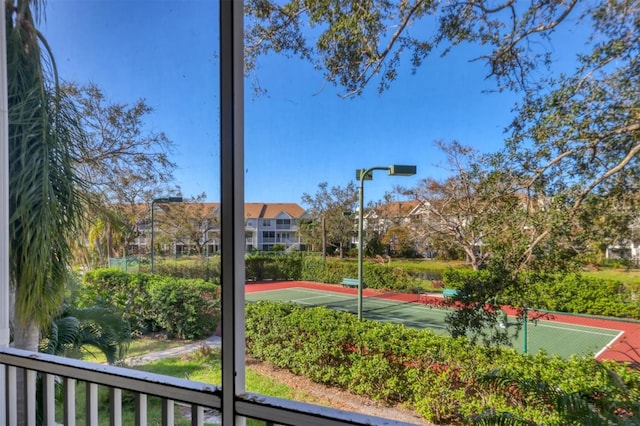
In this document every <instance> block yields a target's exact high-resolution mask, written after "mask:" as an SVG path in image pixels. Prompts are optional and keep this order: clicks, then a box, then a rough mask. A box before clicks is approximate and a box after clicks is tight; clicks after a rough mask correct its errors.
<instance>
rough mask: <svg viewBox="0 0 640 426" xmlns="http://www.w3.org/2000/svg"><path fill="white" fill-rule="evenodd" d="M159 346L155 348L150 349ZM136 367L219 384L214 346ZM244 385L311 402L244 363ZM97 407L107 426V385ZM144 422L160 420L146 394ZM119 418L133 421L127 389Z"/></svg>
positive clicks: (80, 418) (80, 394)
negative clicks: (245, 368)
mask: <svg viewBox="0 0 640 426" xmlns="http://www.w3.org/2000/svg"><path fill="white" fill-rule="evenodd" d="M154 350H159V349H154ZM135 368H136V369H137V370H142V371H148V372H153V373H157V374H164V375H167V376H173V377H180V378H187V379H189V380H193V381H197V382H204V383H210V384H219V383H221V381H222V373H221V371H222V370H221V364H220V353H219V351H218V350H212V349H207V350H199V351H196V352H193V353H192V354H190V355H188V356H184V357H179V358H166V359H163V360H159V361H156V362H153V363H149V364H145V365H141V366H137V367H135ZM246 387H247V391H248V392H255V393H260V394H263V395H269V396H274V397H278V398H286V399H297V400H306V401H309V402H313V400H312V399H311V398H309V397H308V396H307V395H305V394H302V393H301V392H297V391H295V390H293V389H292V388H291V387H289V386H287V385H285V384H282V383H280V382H278V381H276V380H273V379H272V378H270V377H268V376H264V375H261V374H258V373H256V372H255V371H253V370H251V368H250V367H247V371H246ZM76 401H77V402H76V404H77V406H79V407H81V406H83V404H84V401H85V387H84V386H78V387H77V389H76ZM98 401H99V402H98V406H99V407H100V408H99V410H100V411H99V419H100V421H99V425H100V426H108V425H109V424H110V423H109V421H110V420H109V411H108V409H109V393H108V389H106V388H103V387H101V388H100V389H99V396H98ZM147 403H148V415H147V417H148V419H147V420H148V423H147V424H148V425H160V424H161V401H160V399H158V398H152V397H149V398H148V401H147ZM122 405H123V406H122V421H123V424H134V421H135V419H134V409H135V408H134V400H133V396H132V395H131V394H129V393H127V392H124V393H123V397H122ZM57 412H58V413H61V412H62V407H58V409H57ZM175 413H176V417H175V424H176V425H185V426H186V425H190V424H191V423H190V421H188V420H187V419H185V418H183V417H182V415H181V410H180V409H179V406H176V409H175ZM84 414H85V413H84V410H79V411H78V413H77V416H76V417H77V418H76V420H77V422H78V423H79V424H84V423H85V418H84ZM247 424H248V425H250V426H258V425H264V422H262V421H257V420H253V419H248V421H247Z"/></svg>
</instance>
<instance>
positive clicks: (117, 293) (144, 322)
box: [78, 268, 157, 333]
mask: <svg viewBox="0 0 640 426" xmlns="http://www.w3.org/2000/svg"><path fill="white" fill-rule="evenodd" d="M150 277H151V275H147V274H139V273H138V274H129V273H126V272H123V271H121V270H119V269H113V268H112V269H95V270H93V271H90V272H87V273H86V274H85V275H84V277H83V281H82V285H81V291H79V296H78V304H79V306H80V307H91V306H95V305H98V304H101V303H105V304H107V305H112V306H114V307H115V308H117V309H118V310H119V311H122V312H124V314H125V318H126V319H127V320H128V321H129V324H130V326H131V329H132V330H133V331H134V332H141V333H144V332H147V331H152V330H154V329H156V328H157V324H156V323H155V321H154V320H153V314H152V313H151V312H150V308H151V298H150V296H149V292H148V286H149V278H150Z"/></svg>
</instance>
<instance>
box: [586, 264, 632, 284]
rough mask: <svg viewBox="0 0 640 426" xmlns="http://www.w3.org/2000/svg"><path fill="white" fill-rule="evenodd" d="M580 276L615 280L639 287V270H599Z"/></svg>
mask: <svg viewBox="0 0 640 426" xmlns="http://www.w3.org/2000/svg"><path fill="white" fill-rule="evenodd" d="M582 274H583V275H584V276H586V277H594V278H602V279H605V280H616V281H622V282H623V283H628V284H635V285H640V269H623V268H601V269H600V270H598V271H584V272H582Z"/></svg>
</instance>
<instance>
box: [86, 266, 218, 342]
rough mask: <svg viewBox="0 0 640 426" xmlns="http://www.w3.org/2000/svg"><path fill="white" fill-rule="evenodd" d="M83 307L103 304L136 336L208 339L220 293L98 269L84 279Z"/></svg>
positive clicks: (208, 286) (187, 282)
mask: <svg viewBox="0 0 640 426" xmlns="http://www.w3.org/2000/svg"><path fill="white" fill-rule="evenodd" d="M80 293H81V294H82V296H81V298H80V303H81V304H82V305H83V306H93V305H95V304H97V303H99V302H100V303H105V304H107V305H110V306H114V307H115V308H117V309H119V310H121V311H123V312H124V313H125V316H126V317H127V319H128V320H129V323H130V324H131V328H132V329H133V330H134V331H136V332H146V331H150V330H153V329H156V328H160V327H161V328H164V329H166V330H167V332H168V334H169V335H170V336H176V337H178V338H181V339H200V338H203V337H208V336H210V335H211V334H212V333H213V332H214V331H215V329H216V327H217V325H218V322H219V320H220V294H219V293H220V292H219V287H218V286H217V285H215V284H212V283H208V282H206V281H203V280H198V279H179V278H173V277H160V276H157V275H149V274H141V273H139V274H127V273H125V272H122V271H119V270H117V269H98V270H94V271H91V272H89V273H87V274H86V275H85V276H84V279H83V283H82V287H81V291H80Z"/></svg>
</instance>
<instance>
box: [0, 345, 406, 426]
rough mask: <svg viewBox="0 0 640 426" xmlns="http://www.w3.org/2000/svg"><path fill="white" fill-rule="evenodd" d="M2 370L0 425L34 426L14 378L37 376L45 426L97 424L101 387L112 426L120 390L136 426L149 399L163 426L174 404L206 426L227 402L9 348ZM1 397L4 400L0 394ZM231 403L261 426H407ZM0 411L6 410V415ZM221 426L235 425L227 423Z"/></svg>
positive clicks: (240, 399) (180, 382) (173, 382)
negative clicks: (128, 397)
mask: <svg viewBox="0 0 640 426" xmlns="http://www.w3.org/2000/svg"><path fill="white" fill-rule="evenodd" d="M0 365H1V366H2V367H0V382H2V384H3V386H2V388H4V389H6V393H5V395H4V399H5V400H4V401H0V425H5V424H7V425H16V424H18V419H24V420H25V421H26V424H28V425H35V424H36V404H35V401H34V400H33V399H29V398H28V399H27V405H26V407H25V408H24V412H18V411H17V400H16V393H17V391H16V389H17V385H16V383H17V376H18V374H24V375H25V378H26V380H25V382H26V383H33V384H35V378H36V375H37V374H38V373H41V377H42V400H43V406H44V408H43V419H44V420H43V424H44V425H56V424H59V423H56V418H58V421H60V419H62V423H63V424H64V425H66V426H74V425H75V424H76V414H77V413H78V412H79V411H78V410H84V411H85V413H84V414H85V418H86V419H87V421H86V424H87V425H97V424H98V422H99V417H98V416H99V415H98V389H99V387H104V388H107V389H109V418H110V424H112V425H122V393H123V391H129V392H132V393H133V394H134V396H135V419H136V420H135V422H136V425H146V424H147V399H148V398H149V397H157V398H159V399H160V400H161V402H162V425H173V424H174V409H175V405H176V404H181V405H184V404H186V405H188V406H189V407H190V412H191V416H190V417H191V424H192V425H194V426H196V425H204V424H211V423H205V418H204V417H205V416H204V415H205V412H206V411H210V410H214V411H222V410H223V408H222V401H223V398H225V397H230V395H226V394H225V393H224V392H223V390H222V388H220V387H218V386H216V385H210V384H205V383H198V382H193V381H189V380H185V379H178V378H174V377H169V376H163V375H159V374H152V373H148V372H142V371H137V370H133V369H128V368H122V367H113V366H108V365H101V364H93V363H89V362H85V361H78V360H74V359H69V358H63V357H58V356H52V355H46V354H41V353H34V352H29V351H24V350H20V349H13V348H7V347H0ZM56 382H60V383H61V384H62V395H63V396H64V402H63V404H62V406H63V408H62V413H56V403H55V395H56V391H55V384H56ZM5 385H6V386H5ZM79 385H80V386H85V387H86V401H85V403H84V404H81V406H80V407H78V406H77V403H76V398H75V390H76V387H77V386H79ZM30 390H31V392H32V393H31V394H35V390H34V389H30ZM0 396H3V393H2V392H1V391H0ZM233 400H234V403H233V411H234V415H236V416H242V417H246V418H254V419H260V420H263V421H264V422H265V425H275V424H284V425H336V426H338V425H389V426H391V425H403V424H405V423H402V422H396V421H393V420H387V419H382V418H378V417H373V416H366V415H361V414H357V413H351V412H347V411H340V410H334V409H331V408H326V407H320V406H316V405H312V404H306V403H301V402H296V401H289V400H283V399H279V398H271V397H265V396H262V395H253V394H242V396H234V398H233ZM1 408H4V410H5V412H4V413H3V410H2V409H1ZM3 414H4V415H6V420H5V416H3ZM216 423H219V422H216ZM223 424H233V422H226V421H225V422H223Z"/></svg>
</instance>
